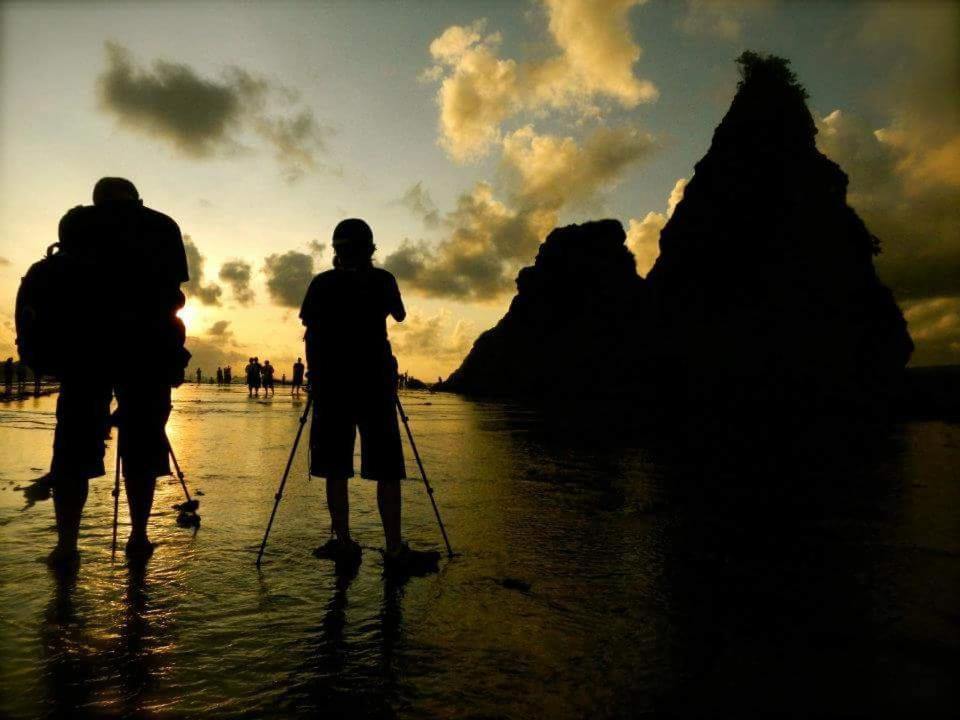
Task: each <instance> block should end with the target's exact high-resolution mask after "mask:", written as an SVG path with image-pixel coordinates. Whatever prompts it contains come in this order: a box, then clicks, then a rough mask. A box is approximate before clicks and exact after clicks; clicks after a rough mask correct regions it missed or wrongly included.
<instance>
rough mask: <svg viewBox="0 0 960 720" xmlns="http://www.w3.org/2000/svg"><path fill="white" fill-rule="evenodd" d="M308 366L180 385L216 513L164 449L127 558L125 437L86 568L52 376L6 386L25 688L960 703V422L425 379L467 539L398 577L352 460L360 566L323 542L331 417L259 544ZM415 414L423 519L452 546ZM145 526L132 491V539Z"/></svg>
mask: <svg viewBox="0 0 960 720" xmlns="http://www.w3.org/2000/svg"><path fill="white" fill-rule="evenodd" d="M288 393H289V390H288V389H287V388H282V387H281V388H279V389H278V392H277V394H276V396H275V397H272V398H269V399H264V398H262V397H261V398H259V399H249V398H248V397H247V392H246V390H245V388H241V387H240V386H233V387H230V388H222V389H221V388H217V387H215V386H210V385H204V386H195V385H187V386H184V387H182V388H180V389H178V390H177V391H175V394H174V409H173V413H172V415H171V418H170V422H169V426H168V434H169V437H170V441H171V444H172V447H173V449H174V451H175V452H176V454H177V459H178V460H179V461H180V464H181V466H182V468H183V470H184V472H185V475H186V480H187V483H188V485H189V488H190V490H191V492H193V493H195V495H196V497H197V499H199V500H200V509H199V512H200V515H201V517H202V526H201V527H200V529H199V531H198V532H193V531H192V530H190V529H184V528H180V527H178V526H177V525H176V523H175V518H176V511H175V510H173V509H172V506H173V505H174V504H175V503H177V502H180V501H181V500H182V491H181V489H180V486H179V484H178V483H177V482H176V480H175V479H174V478H161V479H160V481H159V483H158V489H157V496H156V502H155V506H154V515H153V517H152V519H151V526H150V532H151V535H152V537H153V539H154V540H155V541H156V542H157V549H156V553H155V555H154V556H153V558H152V559H151V560H150V561H149V563H148V565H147V567H146V569H145V571H142V572H141V571H137V570H132V569H130V568H128V567H127V565H126V564H125V562H124V561H123V559H122V552H121V553H120V554H119V556H118V558H117V560H116V561H112V560H111V555H110V538H111V522H112V512H113V504H112V498H111V495H110V491H111V489H112V485H113V474H112V470H113V458H114V450H115V446H114V441H112V440H111V441H109V442H108V445H107V452H106V456H107V476H106V477H103V478H100V479H97V480H94V481H92V483H91V490H90V498H89V501H88V503H87V507H86V510H85V513H84V519H83V524H82V527H81V532H80V549H81V553H82V558H83V559H82V565H81V568H80V570H79V573H78V574H77V575H76V577H74V578H71V577H58V576H55V575H54V574H52V573H51V572H50V571H49V570H48V569H47V567H46V565H45V564H44V563H43V558H44V556H45V555H46V553H47V552H48V551H49V549H50V548H51V547H52V546H53V544H54V540H55V532H54V522H53V508H52V505H51V503H50V502H49V501H46V502H39V503H37V504H35V505H33V506H29V505H28V504H27V503H26V502H25V501H24V498H23V495H22V493H21V492H19V491H17V490H16V488H17V487H20V486H23V485H26V484H27V482H28V481H29V480H30V479H31V478H33V477H36V476H38V475H40V474H42V473H43V472H44V471H45V470H46V468H47V466H48V462H49V452H50V445H51V441H52V434H53V428H54V409H55V398H39V399H36V400H26V401H23V402H20V403H17V404H10V405H3V406H0V488H2V490H0V534H2V543H0V614H2V625H0V715H3V716H11V717H36V716H44V715H68V716H70V717H83V716H94V717H99V716H158V717H182V716H200V715H203V716H205V717H238V716H247V717H269V716H276V717H295V716H310V715H321V716H322V715H324V714H329V715H333V716H341V715H345V716H350V717H367V716H369V717H383V716H394V715H399V716H406V717H416V718H422V717H484V718H491V717H549V718H567V717H570V718H574V717H623V716H630V717H636V716H640V715H645V714H659V713H686V712H689V713H693V714H699V715H704V714H719V713H721V712H735V713H750V712H764V711H777V712H779V713H781V714H784V713H786V714H795V715H798V716H804V715H808V714H811V713H822V712H826V713H854V714H893V715H898V714H903V715H910V714H913V713H914V712H917V711H924V710H941V711H943V710H949V708H951V707H953V708H955V707H956V699H957V697H956V693H957V690H956V683H955V680H956V677H955V675H954V671H955V669H956V659H957V651H958V648H960V613H958V598H960V479H958V478H960V474H958V473H957V468H958V467H960V427H958V426H957V425H950V424H944V423H939V422H910V423H900V424H882V423H873V424H870V425H863V424H857V423H850V422H847V421H837V422H835V423H827V424H824V423H815V424H803V423H796V424H791V425H790V426H789V427H787V426H785V424H784V423H783V422H782V421H778V422H776V423H774V422H771V421H768V420H767V419H765V418H757V421H756V422H755V423H753V424H751V426H749V427H743V426H742V425H741V426H738V427H735V428H734V427H730V426H728V425H726V424H724V423H722V422H716V421H714V422H707V421H704V422H699V421H698V422H693V421H690V422H689V423H683V422H680V421H677V420H676V419H674V420H672V421H670V422H660V423H657V422H652V423H651V422H646V423H640V424H636V423H634V422H633V421H628V420H624V419H623V418H621V417H618V416H616V415H615V414H614V415H613V416H599V415H596V416H591V414H590V413H584V412H573V411H572V410H569V409H566V408H563V407H560V408H555V409H552V410H549V411H545V410H533V409H529V408H525V407H523V406H521V405H517V404H502V403H492V402H479V401H472V400H468V399H463V398H460V397H457V396H453V395H446V394H429V393H416V392H409V393H403V394H401V398H402V401H403V403H404V404H405V407H406V410H407V413H408V415H409V416H410V426H411V428H412V430H413V433H414V436H415V439H416V442H417V445H418V447H419V450H420V453H421V455H422V458H423V461H424V464H425V467H426V470H427V473H428V477H429V479H430V481H431V483H432V484H433V485H434V487H435V491H436V499H437V501H438V504H439V507H440V510H441V513H442V516H443V520H444V522H445V524H446V526H447V529H448V532H449V535H450V540H451V542H452V544H453V548H454V550H455V552H456V553H457V556H456V557H455V558H453V559H452V560H448V559H444V560H443V562H442V563H441V570H440V572H439V573H438V574H436V575H432V576H428V577H424V578H413V579H411V580H409V581H408V582H406V583H397V582H393V581H389V580H387V579H385V578H384V577H383V576H382V567H381V564H380V558H379V553H378V552H377V550H376V548H378V547H380V546H382V544H383V541H382V535H381V529H380V523H379V517H378V515H377V510H376V495H375V492H376V488H375V485H374V484H373V483H370V482H368V481H364V480H360V479H355V480H353V481H351V485H350V503H351V522H352V528H353V532H354V535H355V537H356V538H357V539H358V540H359V541H360V542H361V544H363V545H364V546H365V550H364V555H363V563H362V565H361V566H360V569H359V572H358V573H357V575H356V577H354V578H343V577H339V578H338V577H337V576H336V575H335V574H334V572H333V567H332V565H331V564H330V563H328V562H324V561H319V560H316V559H314V558H313V557H312V555H311V550H312V549H313V548H314V547H315V546H317V545H319V544H320V543H322V542H323V541H325V540H326V538H327V537H328V536H329V521H328V517H327V514H326V507H325V503H324V492H323V484H322V481H321V480H317V479H313V480H311V479H309V478H308V476H307V470H306V467H307V465H306V463H307V448H306V446H305V445H306V443H304V444H302V445H301V448H300V449H299V451H298V452H297V455H296V458H295V460H294V463H293V468H292V471H291V474H290V478H289V481H288V482H287V485H286V490H285V492H284V495H283V499H282V502H281V504H280V508H279V511H278V514H277V519H276V522H275V524H274V527H273V531H272V534H271V536H270V540H269V543H268V545H267V552H266V555H265V558H264V562H263V565H262V567H261V568H260V570H258V569H257V568H256V567H255V564H254V561H255V557H256V550H257V548H258V547H259V543H260V540H261V538H262V536H263V532H264V528H265V526H266V523H267V519H268V517H269V515H270V510H271V507H272V505H273V502H274V494H275V493H276V491H277V487H278V485H279V482H280V477H281V473H282V470H283V467H284V464H285V462H286V459H287V456H288V454H289V452H290V448H291V444H292V442H293V438H294V435H295V433H296V429H297V426H298V420H299V417H300V415H301V413H302V412H303V410H304V399H300V400H294V399H292V398H291V397H290V396H289V394H288ZM319 400H320V401H322V395H321V396H320V398H319ZM404 442H405V450H406V452H407V471H408V475H409V476H410V479H408V480H407V481H405V482H404V485H403V498H404V510H403V512H404V516H403V525H404V534H405V536H406V538H407V539H408V540H409V541H410V543H411V545H413V546H416V547H419V548H432V549H437V550H442V549H443V545H442V539H441V536H440V533H439V530H438V528H437V524H436V520H435V518H434V516H433V512H432V510H431V507H430V504H429V501H428V499H427V495H426V493H425V491H424V488H423V485H422V482H421V480H420V479H419V473H418V469H417V466H416V464H415V462H414V460H413V458H412V456H411V454H410V452H409V445H406V438H405V439H404ZM358 450H359V444H358ZM357 462H358V465H359V458H358V460H357ZM201 493H202V494H201ZM128 528H129V524H128V518H127V513H126V509H125V503H123V502H121V512H120V541H121V543H122V542H123V539H124V538H125V535H126V533H127V532H128ZM121 548H122V545H121Z"/></svg>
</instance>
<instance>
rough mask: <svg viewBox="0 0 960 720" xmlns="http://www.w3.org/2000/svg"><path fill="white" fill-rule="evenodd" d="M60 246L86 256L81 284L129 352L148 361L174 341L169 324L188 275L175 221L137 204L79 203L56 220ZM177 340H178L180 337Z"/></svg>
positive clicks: (184, 253) (143, 360)
mask: <svg viewBox="0 0 960 720" xmlns="http://www.w3.org/2000/svg"><path fill="white" fill-rule="evenodd" d="M59 238H60V245H61V248H62V249H63V250H64V251H66V252H71V253H76V254H77V255H78V256H82V257H85V258H87V259H89V260H91V261H92V263H91V268H93V269H94V270H93V271H94V272H95V274H96V275H97V277H91V278H90V279H89V283H88V284H87V287H88V289H89V292H90V294H91V297H90V298H86V300H88V301H90V300H92V301H93V302H94V303H96V304H99V305H100V306H102V307H103V311H104V320H105V321H106V322H107V323H108V324H109V325H110V326H111V327H112V328H114V329H115V332H116V337H117V338H118V340H119V342H120V344H121V345H122V346H123V347H125V348H127V349H128V352H129V353H130V354H131V355H135V356H138V357H140V358H141V360H138V362H149V361H150V359H151V358H152V357H154V356H155V355H157V354H158V353H160V352H162V351H163V349H166V348H168V347H169V346H170V345H171V344H178V339H177V331H176V329H175V328H173V326H172V325H171V322H172V319H173V315H174V313H175V312H176V310H177V308H178V307H179V306H180V304H181V301H182V295H181V293H180V283H182V282H186V281H187V280H188V279H189V276H188V273H187V256H186V252H185V250H184V246H183V239H182V237H181V235H180V228H179V227H178V226H177V223H176V222H174V221H173V220H172V219H171V218H169V217H168V216H166V215H164V214H163V213H160V212H157V211H156V210H151V209H150V208H146V207H144V206H142V205H140V204H139V203H133V202H131V203H122V204H117V205H111V206H96V205H88V206H80V207H75V208H73V209H72V210H69V211H68V212H67V213H66V214H65V215H64V216H63V218H62V219H61V220H60V226H59ZM181 341H182V340H181Z"/></svg>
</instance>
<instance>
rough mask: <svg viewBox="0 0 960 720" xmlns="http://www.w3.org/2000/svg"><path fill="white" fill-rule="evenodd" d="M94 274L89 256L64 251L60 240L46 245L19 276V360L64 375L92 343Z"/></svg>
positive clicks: (44, 370)
mask: <svg viewBox="0 0 960 720" xmlns="http://www.w3.org/2000/svg"><path fill="white" fill-rule="evenodd" d="M96 276H97V273H96V267H95V263H94V262H93V261H92V259H91V258H88V257H83V256H81V255H80V254H78V253H72V252H65V251H63V250H62V249H61V246H60V243H54V244H53V245H51V246H50V247H49V248H47V255H46V257H44V258H43V259H42V260H40V261H39V262H36V263H34V264H33V265H31V266H30V269H29V270H27V273H26V275H24V276H23V279H22V280H21V281H20V288H19V290H18V291H17V304H16V317H15V319H16V327H17V349H18V351H19V353H20V360H21V361H22V362H24V363H25V364H26V365H27V366H29V367H30V368H31V369H32V370H33V371H34V372H35V373H40V374H45V375H53V376H55V377H62V375H63V372H64V370H65V369H66V368H67V367H69V366H70V365H71V364H72V363H73V362H74V361H75V360H76V359H77V358H79V357H82V356H83V354H85V353H88V352H89V350H90V347H91V345H92V344H93V346H95V344H96V339H94V338H92V337H91V329H92V328H95V327H97V326H98V325H99V324H100V323H98V322H97V321H96V317H97V315H96V309H94V308H92V307H90V306H91V305H92V304H93V303H94V302H95V300H94V297H93V296H94V295H95V294H96V292H97V291H96V290H94V288H96V286H97V284H98V283H97V282H96V280H95V278H96ZM99 311H100V312H102V311H103V308H99ZM91 341H93V343H91Z"/></svg>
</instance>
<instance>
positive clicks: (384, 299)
mask: <svg viewBox="0 0 960 720" xmlns="http://www.w3.org/2000/svg"><path fill="white" fill-rule="evenodd" d="M375 250H376V246H375V245H374V244H373V232H372V231H371V230H370V226H369V225H367V223H365V222H364V221H363V220H359V219H349V220H344V221H342V222H341V223H340V224H338V225H337V227H336V228H335V229H334V231H333V251H334V258H333V269H332V270H327V271H326V272H323V273H320V274H319V275H317V276H316V277H315V278H314V279H313V281H312V282H311V283H310V287H309V288H308V289H307V294H306V297H305V298H304V300H303V306H302V308H301V310H300V317H301V319H302V321H303V324H304V325H305V326H306V328H307V330H306V336H305V339H306V348H307V366H308V373H309V377H310V379H311V382H312V383H314V384H315V383H316V382H317V381H318V380H319V379H323V381H324V383H325V389H324V392H323V393H322V394H317V393H314V395H313V397H314V402H315V404H314V407H313V423H312V425H311V428H310V449H311V466H310V474H311V475H315V476H318V477H323V478H326V489H327V507H328V509H329V511H330V520H331V523H332V526H333V537H331V539H330V540H329V541H327V542H326V543H324V544H323V545H321V546H320V547H318V548H317V549H316V550H315V551H314V555H316V556H317V557H318V558H324V559H331V560H334V561H337V563H338V565H340V564H341V563H348V564H350V565H353V566H354V567H355V565H356V564H357V563H359V562H360V557H361V549H360V545H359V544H358V543H357V542H356V541H355V540H354V539H353V538H352V537H351V536H350V517H349V510H350V508H349V501H348V494H347V479H348V478H350V477H353V475H354V466H353V445H354V437H355V434H356V431H357V429H358V428H359V431H360V450H361V460H360V476H361V477H363V478H367V479H371V480H376V482H377V506H378V508H379V510H380V518H381V521H382V522H383V532H384V537H385V539H386V550H385V551H384V567H385V569H386V570H387V571H388V572H393V571H395V572H398V573H406V572H424V571H429V570H435V569H436V564H437V561H438V560H439V557H440V556H439V553H434V552H420V551H415V550H411V549H410V547H409V546H408V545H407V544H406V543H405V542H403V541H402V539H401V532H400V481H401V480H402V479H403V478H404V477H406V469H405V468H404V464H403V448H402V446H401V443H400V429H399V425H398V424H397V412H396V405H395V396H396V387H397V363H396V360H395V359H394V357H393V353H392V351H391V348H390V342H389V340H388V339H387V324H386V319H387V316H388V315H389V316H392V317H393V318H394V319H395V320H396V321H397V322H401V321H403V319H404V318H405V317H406V310H404V307H403V301H402V300H401V298H400V290H399V288H398V287H397V281H396V280H395V279H394V277H393V275H391V274H390V273H389V272H387V271H386V270H383V269H380V268H375V267H374V266H373V253H374V251H375Z"/></svg>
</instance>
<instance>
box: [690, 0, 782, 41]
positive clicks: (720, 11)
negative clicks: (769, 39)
mask: <svg viewBox="0 0 960 720" xmlns="http://www.w3.org/2000/svg"><path fill="white" fill-rule="evenodd" d="M769 6H770V2H769V0H687V2H686V6H685V8H684V11H683V15H682V16H681V17H680V19H679V21H678V22H677V24H678V26H679V27H680V29H681V30H683V32H685V33H688V34H690V35H707V36H710V37H715V38H720V39H721V40H731V41H732V40H739V39H740V36H741V34H742V32H743V26H744V23H745V22H746V21H747V19H748V18H749V17H750V15H752V14H754V13H756V12H759V11H763V10H766V9H768V8H769Z"/></svg>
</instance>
